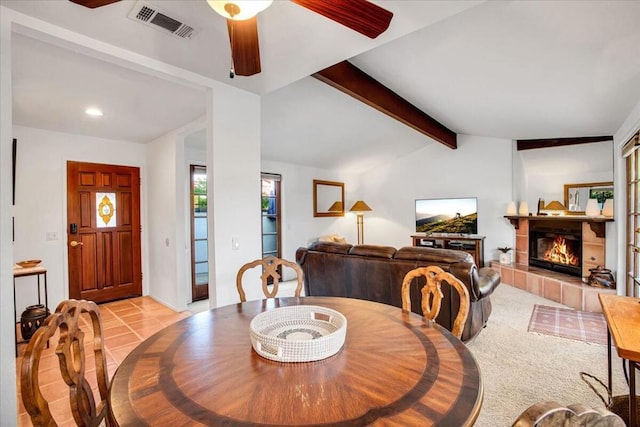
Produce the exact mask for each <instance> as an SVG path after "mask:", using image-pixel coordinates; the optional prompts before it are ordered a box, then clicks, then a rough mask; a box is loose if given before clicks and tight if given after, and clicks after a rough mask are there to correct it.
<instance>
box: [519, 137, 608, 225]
mask: <svg viewBox="0 0 640 427" xmlns="http://www.w3.org/2000/svg"><path fill="white" fill-rule="evenodd" d="M516 157H517V158H518V159H519V161H520V162H521V164H522V170H520V171H518V172H519V174H520V175H524V182H526V185H525V189H524V191H525V192H524V194H522V193H521V194H518V196H519V197H518V199H517V201H518V202H519V201H522V200H526V201H527V202H528V204H529V211H530V212H533V213H534V214H535V213H536V211H537V206H538V199H539V198H542V199H543V200H544V201H545V203H549V202H551V201H552V200H557V201H559V202H560V203H564V184H579V183H585V182H606V181H613V142H612V141H605V142H594V143H589V144H580V145H568V146H564V147H553V148H543V149H535V150H522V151H518V152H517V155H516ZM520 179H522V178H520Z"/></svg>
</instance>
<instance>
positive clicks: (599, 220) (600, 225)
mask: <svg viewBox="0 0 640 427" xmlns="http://www.w3.org/2000/svg"><path fill="white" fill-rule="evenodd" d="M505 218H507V219H508V220H509V221H510V222H511V225H513V228H515V229H516V230H517V229H518V228H519V227H520V220H521V219H528V220H530V221H532V220H533V221H577V222H586V223H587V224H589V226H590V227H591V230H593V232H594V233H595V234H596V236H597V237H605V228H604V224H605V223H607V222H613V218H609V217H605V216H586V215H505Z"/></svg>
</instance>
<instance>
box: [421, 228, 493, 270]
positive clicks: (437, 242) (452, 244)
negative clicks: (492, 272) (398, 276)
mask: <svg viewBox="0 0 640 427" xmlns="http://www.w3.org/2000/svg"><path fill="white" fill-rule="evenodd" d="M484 239H485V236H480V235H477V234H458V233H431V234H414V235H412V236H411V240H412V244H413V246H422V247H427V248H436V249H455V250H458V251H464V252H468V253H470V254H471V255H473V259H474V260H475V262H476V265H477V266H478V268H480V267H484Z"/></svg>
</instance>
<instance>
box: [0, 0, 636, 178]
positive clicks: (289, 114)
mask: <svg viewBox="0 0 640 427" xmlns="http://www.w3.org/2000/svg"><path fill="white" fill-rule="evenodd" d="M135 3H136V2H134V1H126V0H125V1H121V2H118V3H114V4H112V5H109V6H104V7H102V8H99V9H94V10H91V9H87V8H84V7H81V6H78V5H76V4H73V3H71V2H69V1H66V0H43V1H36V0H18V1H13V0H0V4H1V5H2V6H6V7H7V8H10V9H13V10H15V11H17V12H20V13H22V14H26V15H30V16H33V17H35V18H38V19H39V20H42V21H44V22H48V23H52V24H54V25H56V26H60V27H64V28H67V29H69V30H71V31H74V32H76V33H79V34H82V35H86V36H87V37H90V38H92V39H95V40H98V41H101V42H104V43H106V44H105V45H104V46H106V48H114V47H115V48H122V49H126V50H128V51H131V52H133V53H136V54H140V55H144V56H145V57H149V58H153V59H156V60H158V61H161V62H163V63H167V64H169V65H172V66H175V67H179V68H181V69H184V70H186V71H189V72H192V73H196V74H198V75H201V76H204V77H206V78H210V79H215V80H218V81H221V82H224V83H226V84H229V85H233V86H236V87H239V88H242V89H245V90H248V91H251V92H254V93H256V94H258V95H260V96H261V97H262V111H263V117H262V123H263V128H262V147H263V157H265V158H272V159H277V160H282V161H288V162H292V163H298V164H303V165H308V166H314V167H322V168H337V167H340V168H344V169H346V170H350V171H361V170H366V169H367V168H370V167H374V166H375V165H376V164H377V163H379V162H380V161H388V160H389V159H390V158H393V157H400V156H404V155H407V154H409V153H411V152H412V151H415V150H418V149H420V148H422V147H424V145H425V144H430V143H434V142H433V141H432V140H430V139H429V138H427V137H425V136H424V135H421V134H419V133H418V132H416V131H414V130H413V129H410V128H408V127H406V126H404V125H401V124H399V123H398V122H396V121H394V120H393V119H391V118H389V117H387V116H383V115H382V114H380V113H379V112H378V111H376V110H373V109H372V108H370V107H368V106H366V105H364V104H362V103H360V102H358V101H356V100H354V99H353V98H350V97H349V96H347V95H345V94H343V93H340V92H338V91H336V90H335V89H333V88H331V87H329V86H327V85H325V84H323V83H322V82H320V81H318V80H316V79H313V78H311V77H309V76H310V75H312V74H313V73H315V72H317V71H319V70H321V69H323V68H326V67H328V66H331V65H333V64H335V63H338V62H340V61H343V60H349V61H350V62H351V63H353V64H354V65H356V66H357V67H359V68H360V69H362V70H364V71H365V72H366V73H368V74H369V75H371V76H372V77H374V78H375V79H377V80H378V81H380V82H381V83H383V84H384V85H386V86H387V87H389V88H390V89H392V90H394V91H395V92H396V93H398V94H399V95H401V96H402V97H404V98H405V99H407V100H408V101H410V102H411V103H413V104H414V105H415V106H417V107H418V108H420V109H422V110H423V111H424V112H426V113H427V114H429V115H431V116H432V117H434V118H435V119H436V120H438V121H440V122H441V123H443V124H444V125H445V126H447V127H449V128H450V129H451V130H453V131H454V132H456V133H463V134H471V135H480V136H492V137H499V138H508V139H531V138H562V137H579V136H595V135H611V134H613V133H614V132H615V131H616V130H617V129H618V128H619V126H620V125H621V124H622V121H623V120H624V118H625V117H626V116H627V115H628V114H629V112H630V111H631V109H632V108H633V107H634V106H635V105H636V104H637V103H638V102H639V101H640V26H639V25H638V18H639V17H640V2H633V1H618V2H610V1H602V2H601V1H552V2H551V1H549V2H546V1H513V2H511V1H500V2H482V1H467V2H465V1H422V0H416V1H412V0H404V1H375V3H377V4H378V5H380V6H382V7H384V8H385V9H388V10H390V11H392V12H393V13H394V17H393V20H392V22H391V25H390V27H389V29H388V30H387V31H386V32H385V33H383V34H382V35H381V36H380V37H378V38H377V39H374V40H371V39H368V38H366V37H363V36H362V35H360V34H358V33H356V32H353V31H351V30H349V29H346V28H344V27H342V26H341V25H339V24H336V23H335V22H333V21H330V20H328V19H326V18H324V17H322V16H320V15H317V14H315V13H312V12H310V11H308V10H306V9H304V8H302V7H300V6H297V5H295V4H293V3H290V2H286V1H275V2H274V4H273V5H272V6H271V7H269V8H268V9H267V10H265V11H264V12H262V13H261V14H260V15H258V26H259V37H260V52H261V57H262V72H261V73H260V74H258V75H255V76H251V77H240V76H238V77H236V78H234V79H229V75H228V73H229V65H230V59H229V57H230V53H229V42H228V35H227V28H226V22H225V20H224V18H222V17H221V16H219V15H217V14H216V13H215V12H214V11H213V10H211V9H210V8H209V6H208V5H207V3H206V1H205V0H178V1H172V0H162V1H158V0H147V1H146V3H148V4H150V5H152V6H154V7H157V8H159V9H160V10H162V11H164V12H165V13H166V14H167V15H169V16H171V17H175V18H177V19H179V20H181V21H182V22H185V23H187V24H189V25H191V26H192V27H194V28H195V33H194V36H193V37H192V39H190V40H184V39H180V38H177V37H175V36H173V35H170V34H168V33H163V32H161V31H159V30H156V29H153V28H150V27H148V26H145V25H142V24H140V23H138V22H135V21H133V20H132V19H130V18H128V17H127V15H128V14H129V12H130V11H131V10H132V8H133V7H134V5H135ZM40 26H41V27H42V28H44V27H45V25H44V24H43V25H40ZM18 32H20V31H19V30H18ZM31 36H32V34H29V33H28V32H25V35H15V37H14V46H13V48H14V49H13V54H12V57H13V79H14V122H15V123H16V124H20V125H25V126H33V127H40V128H45V129H52V130H57V131H63V132H71V133H79V134H87V135H94V136H99V137H105V138H114V139H123V140H131V141H138V142H148V141H150V140H152V139H153V138H155V137H157V136H159V135H162V134H163V133H165V132H167V131H169V130H171V129H175V128H176V127H178V126H180V125H182V124H185V123H188V122H189V121H191V120H193V119H194V118H196V117H198V116H200V115H202V114H203V113H204V111H205V105H204V93H203V90H202V89H200V88H197V87H186V86H182V85H179V84H176V83H174V82H169V81H166V80H162V79H160V78H158V77H151V76H148V75H146V74H142V73H139V72H137V71H133V70H131V69H127V68H123V67H121V66H120V65H118V64H113V63H107V62H104V60H103V59H97V58H92V57H89V56H87V55H86V54H85V53H84V52H82V53H81V52H74V51H70V50H68V49H67V48H66V47H58V46H52V45H51V44H50V42H51V40H48V39H45V40H44V41H40V40H34V39H32V38H31ZM88 102H91V103H93V104H96V105H101V106H102V108H103V109H104V110H105V117H103V118H102V122H96V121H87V119H84V118H82V116H81V114H82V110H83V109H84V107H85V106H86V105H85V104H86V103H88ZM442 149H443V150H445V149H447V148H445V147H444V146H443V147H442Z"/></svg>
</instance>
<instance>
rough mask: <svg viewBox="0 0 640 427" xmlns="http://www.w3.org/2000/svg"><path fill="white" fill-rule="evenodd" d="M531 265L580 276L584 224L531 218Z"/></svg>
mask: <svg viewBox="0 0 640 427" xmlns="http://www.w3.org/2000/svg"><path fill="white" fill-rule="evenodd" d="M529 265H532V266H536V267H540V268H545V269H547V270H551V271H557V272H559V273H565V274H569V275H572V276H577V277H581V276H582V226H581V224H580V223H578V222H575V221H563V220H561V219H558V220H557V221H549V220H547V221H535V220H532V221H530V222H529Z"/></svg>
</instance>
